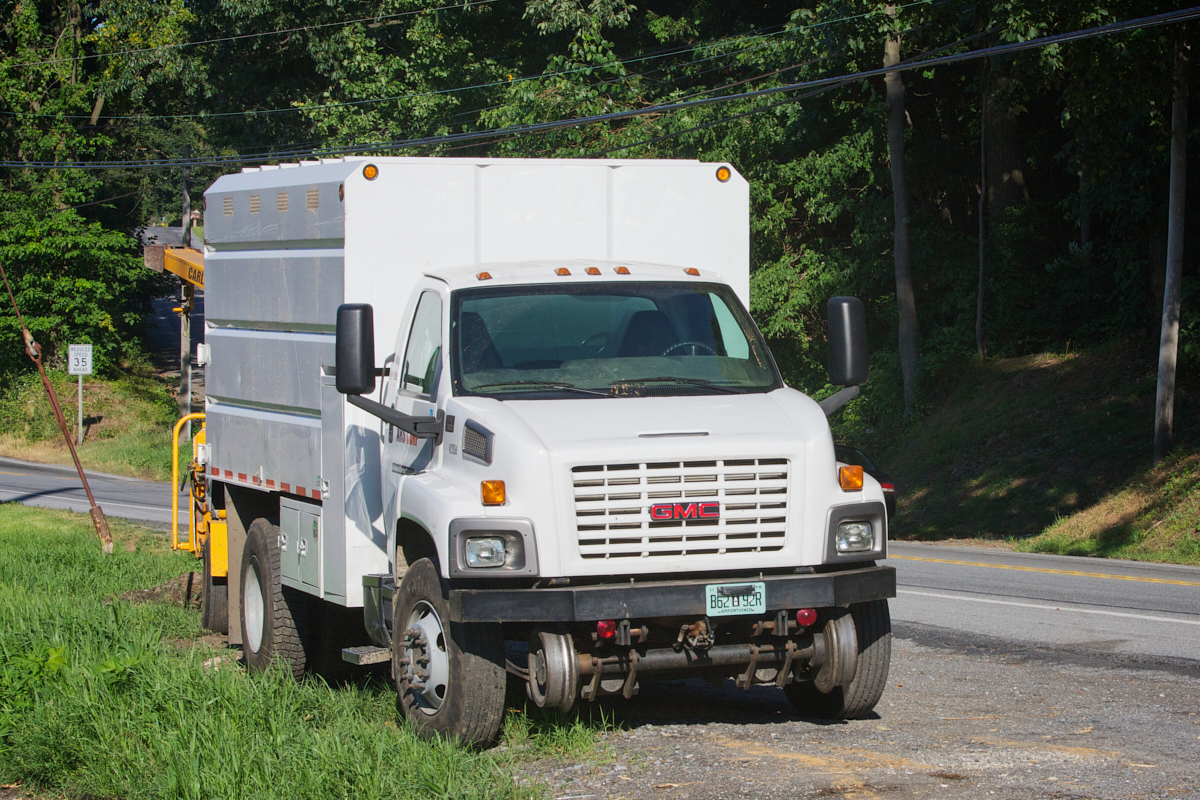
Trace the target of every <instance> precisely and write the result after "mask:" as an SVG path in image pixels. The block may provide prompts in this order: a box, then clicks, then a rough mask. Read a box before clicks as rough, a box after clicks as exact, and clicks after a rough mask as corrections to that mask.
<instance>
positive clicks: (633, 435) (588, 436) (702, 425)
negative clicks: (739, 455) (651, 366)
mask: <svg viewBox="0 0 1200 800" xmlns="http://www.w3.org/2000/svg"><path fill="white" fill-rule="evenodd" d="M781 391H783V392H786V393H789V394H797V395H798V394H799V393H798V392H792V390H786V389H785V390H781ZM777 394H780V392H771V393H770V394H744V395H732V394H720V395H693V396H686V395H685V396H682V397H638V398H619V399H609V398H602V399H596V400H587V399H580V400H570V401H561V400H559V401H555V402H546V401H538V400H515V401H509V402H506V403H505V406H507V407H508V409H509V410H510V411H511V412H512V413H514V414H515V415H517V416H519V417H521V419H522V420H523V421H524V422H525V424H527V425H528V426H529V428H530V429H531V430H533V431H534V433H536V434H537V436H538V438H540V439H541V441H542V443H543V444H544V446H545V447H546V448H547V449H548V450H550V451H552V452H562V451H568V450H577V449H581V448H583V449H593V448H597V447H602V448H605V449H607V448H608V447H611V446H612V445H614V444H616V443H617V442H619V441H622V440H625V441H629V440H634V441H636V442H638V443H639V444H640V445H641V448H639V449H651V450H655V449H659V448H655V447H647V445H650V444H651V443H652V442H658V443H661V444H663V445H666V446H667V447H668V448H670V447H672V446H673V445H674V446H678V444H680V443H682V442H684V441H688V442H689V443H694V444H696V445H700V446H703V445H702V444H701V442H705V443H714V440H715V439H730V438H735V439H739V440H742V441H746V440H751V441H756V442H761V441H763V440H764V439H766V440H771V441H773V442H775V443H776V444H777V445H781V446H784V447H786V446H787V445H786V444H785V440H791V442H790V443H791V444H792V445H793V446H794V445H796V444H799V443H800V442H801V441H802V440H803V437H801V435H800V432H799V429H798V427H797V425H796V423H795V421H794V417H793V415H792V414H789V413H788V412H787V411H786V410H785V409H784V408H783V406H782V405H781V403H780V402H778V400H779V399H781V398H776V396H775V395H777ZM801 397H802V396H801ZM804 399H807V398H804ZM808 402H810V403H811V402H812V401H811V400H810V401H808ZM814 405H815V404H814Z"/></svg>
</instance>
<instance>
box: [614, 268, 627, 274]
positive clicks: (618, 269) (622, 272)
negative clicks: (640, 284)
mask: <svg viewBox="0 0 1200 800" xmlns="http://www.w3.org/2000/svg"><path fill="white" fill-rule="evenodd" d="M613 271H614V272H616V273H617V274H618V275H628V274H629V267H617V268H616V269H615V270H613Z"/></svg>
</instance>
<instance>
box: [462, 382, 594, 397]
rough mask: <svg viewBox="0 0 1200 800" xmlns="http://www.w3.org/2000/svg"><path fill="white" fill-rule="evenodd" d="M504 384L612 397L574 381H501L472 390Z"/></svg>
mask: <svg viewBox="0 0 1200 800" xmlns="http://www.w3.org/2000/svg"><path fill="white" fill-rule="evenodd" d="M504 386H545V387H546V388H548V389H563V390H565V391H569V392H580V393H582V394H594V395H599V396H600V397H612V395H611V394H609V393H608V392H602V391H600V390H598V389H584V388H582V387H579V386H576V385H575V384H573V383H559V382H557V381H501V382H500V383H485V384H483V385H482V386H474V387H472V388H471V391H477V390H479V389H499V388H501V387H504Z"/></svg>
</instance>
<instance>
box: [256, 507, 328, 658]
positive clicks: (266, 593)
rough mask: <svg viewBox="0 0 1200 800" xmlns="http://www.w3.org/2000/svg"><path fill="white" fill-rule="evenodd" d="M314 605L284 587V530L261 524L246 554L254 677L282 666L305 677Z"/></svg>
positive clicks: (299, 594)
mask: <svg viewBox="0 0 1200 800" xmlns="http://www.w3.org/2000/svg"><path fill="white" fill-rule="evenodd" d="M310 604H311V602H310V598H309V597H308V596H307V595H305V594H303V593H302V592H297V591H295V590H293V589H290V588H288V587H286V586H284V585H283V584H282V583H281V582H280V570H279V527H278V526H277V525H273V524H271V523H270V522H269V521H267V520H265V519H256V520H255V521H254V522H253V524H251V525H250V530H248V531H247V532H246V548H245V550H243V551H242V603H241V607H242V608H241V622H242V652H243V653H245V656H246V667H247V668H248V669H249V670H250V672H251V673H258V672H263V671H264V670H266V669H267V668H268V667H269V666H270V665H271V663H272V662H274V661H280V662H282V663H283V664H284V665H285V666H286V667H287V669H288V671H290V672H291V673H292V675H294V676H295V677H297V678H299V677H300V676H301V675H303V674H304V667H305V665H306V664H307V661H308V658H307V654H308V650H309V626H308V622H309V619H308V618H309V606H310Z"/></svg>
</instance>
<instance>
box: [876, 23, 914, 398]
mask: <svg viewBox="0 0 1200 800" xmlns="http://www.w3.org/2000/svg"><path fill="white" fill-rule="evenodd" d="M887 15H888V17H890V18H891V19H892V20H893V21H895V19H896V7H895V6H894V5H889V6H887ZM898 63H900V33H899V31H898V30H897V31H896V32H895V33H894V34H893V35H892V36H889V37H888V40H887V44H886V45H885V47H884V57H883V65H884V66H885V67H894V66H896V65H897V64H898ZM885 82H886V85H887V106H888V133H887V141H888V159H889V161H890V162H891V172H892V208H893V213H894V214H895V225H896V230H895V235H894V237H893V243H894V244H893V257H894V258H895V261H896V302H897V304H898V305H899V312H900V369H901V371H902V372H903V374H904V416H905V417H907V416H909V415H910V414H911V413H912V410H913V404H914V403H915V402H916V397H917V357H918V352H917V303H916V297H915V295H914V293H913V283H912V264H911V247H910V245H909V238H908V225H909V219H908V178H907V177H906V176H905V171H904V79H903V78H902V77H901V76H900V72H899V71H893V72H889V73H887V75H886V77H885Z"/></svg>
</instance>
